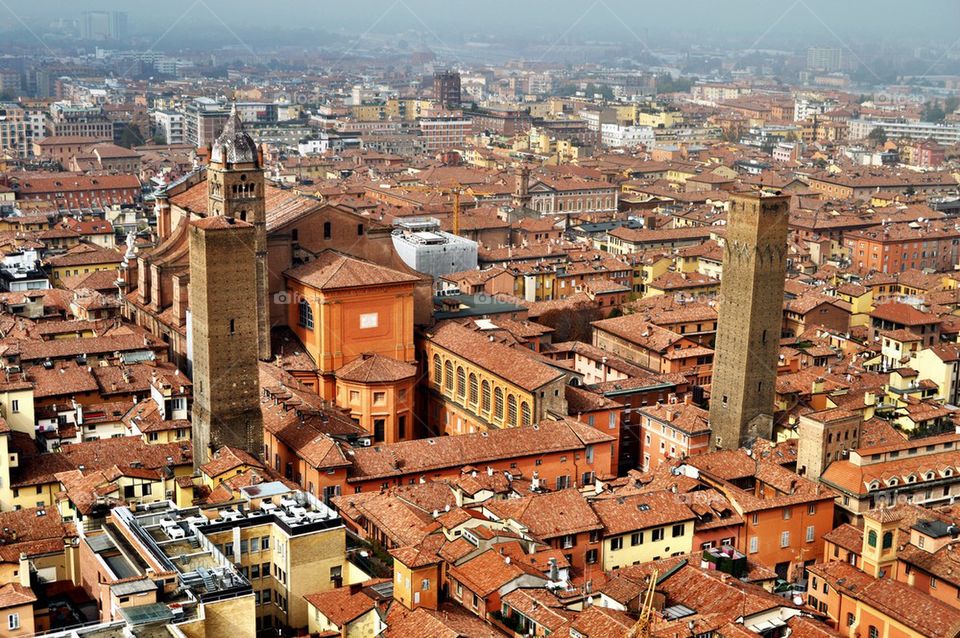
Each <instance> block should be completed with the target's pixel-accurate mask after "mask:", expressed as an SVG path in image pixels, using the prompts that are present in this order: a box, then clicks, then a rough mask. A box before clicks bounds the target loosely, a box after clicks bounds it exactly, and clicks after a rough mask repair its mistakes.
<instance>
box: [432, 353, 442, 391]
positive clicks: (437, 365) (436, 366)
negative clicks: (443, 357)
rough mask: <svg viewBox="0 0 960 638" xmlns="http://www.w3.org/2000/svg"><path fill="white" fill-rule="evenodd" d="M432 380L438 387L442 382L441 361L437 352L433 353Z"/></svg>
mask: <svg viewBox="0 0 960 638" xmlns="http://www.w3.org/2000/svg"><path fill="white" fill-rule="evenodd" d="M433 382H434V383H435V384H437V387H438V388H439V387H440V386H441V385H442V384H443V362H442V361H440V355H438V354H435V355H433Z"/></svg>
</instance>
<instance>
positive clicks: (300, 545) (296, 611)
mask: <svg viewBox="0 0 960 638" xmlns="http://www.w3.org/2000/svg"><path fill="white" fill-rule="evenodd" d="M239 491H240V493H241V498H243V500H244V501H245V502H244V510H245V511H248V512H250V513H251V515H248V516H245V517H242V518H240V517H231V518H230V520H227V519H224V520H222V521H221V522H220V523H218V522H217V521H216V520H215V521H213V523H211V524H210V525H209V526H207V527H205V528H203V529H202V531H203V532H204V534H205V535H206V538H207V539H209V541H210V543H212V544H213V545H214V546H216V547H217V549H219V550H220V551H222V552H223V554H224V555H225V556H227V557H229V558H231V559H232V561H233V563H234V564H235V565H239V570H240V572H241V573H242V574H243V576H244V577H245V578H247V579H248V580H249V581H250V583H251V585H252V586H253V589H254V600H255V601H256V602H257V610H256V616H257V627H258V629H259V628H267V627H275V626H283V625H286V626H289V627H294V628H302V627H306V626H307V625H308V615H309V614H308V609H307V602H306V600H305V599H304V596H306V595H307V594H315V593H319V592H325V591H329V590H331V589H335V588H337V587H339V586H340V585H341V584H342V583H343V577H344V572H345V571H346V562H347V559H346V532H345V528H344V527H343V523H342V521H341V520H340V517H339V516H338V515H337V514H336V513H335V512H334V511H333V510H331V509H330V508H328V507H327V506H325V505H324V504H323V503H321V502H320V501H317V500H316V499H315V498H314V497H313V496H311V495H308V494H307V493H306V492H293V491H291V490H290V489H289V488H287V487H286V486H284V485H283V484H282V483H280V482H273V483H261V484H259V485H253V486H250V487H247V488H241V489H240V490H239ZM284 511H285V512H287V514H286V515H284V514H282V513H281V512H284ZM298 511H302V512H304V513H303V514H297V513H296V512H298ZM255 512H265V514H263V515H252V514H253V513H255ZM274 513H276V514H274ZM308 513H309V515H308ZM268 514H269V515H268Z"/></svg>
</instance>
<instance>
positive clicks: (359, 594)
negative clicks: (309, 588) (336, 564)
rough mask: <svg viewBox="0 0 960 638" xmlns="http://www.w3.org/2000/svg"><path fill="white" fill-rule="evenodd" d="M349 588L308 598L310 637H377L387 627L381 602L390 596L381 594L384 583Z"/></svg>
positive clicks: (387, 583)
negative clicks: (334, 635)
mask: <svg viewBox="0 0 960 638" xmlns="http://www.w3.org/2000/svg"><path fill="white" fill-rule="evenodd" d="M384 582H385V584H386V585H387V586H388V587H389V585H390V583H389V581H379V582H375V583H371V584H370V586H368V587H363V586H362V585H361V584H359V583H358V584H356V585H349V586H347V587H341V588H339V589H334V590H332V591H328V592H324V593H322V594H310V595H308V596H307V606H308V608H309V611H310V613H309V616H310V623H309V626H308V629H309V631H310V635H311V636H313V635H317V634H320V635H331V634H336V635H338V636H341V638H374V637H375V636H380V635H382V634H383V632H384V630H386V628H387V624H386V623H385V622H384V618H383V615H381V612H380V610H379V609H378V603H379V602H381V601H384V602H385V601H386V600H387V599H388V597H386V596H384V594H383V593H381V591H380V590H381V589H382V588H383V583H384Z"/></svg>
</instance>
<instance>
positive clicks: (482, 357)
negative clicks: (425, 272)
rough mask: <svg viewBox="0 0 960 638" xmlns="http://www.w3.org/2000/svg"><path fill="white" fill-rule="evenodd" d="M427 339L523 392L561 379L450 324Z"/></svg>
mask: <svg viewBox="0 0 960 638" xmlns="http://www.w3.org/2000/svg"><path fill="white" fill-rule="evenodd" d="M428 338H429V339H430V341H432V342H433V343H435V344H436V345H438V346H440V347H441V348H443V349H445V350H448V351H450V352H452V353H453V354H455V355H458V356H460V357H462V358H464V359H466V360H467V361H470V362H471V363H473V364H475V365H477V366H479V367H481V368H484V369H486V370H488V371H490V372H492V373H493V374H496V375H497V376H499V377H501V378H502V379H504V380H506V381H509V382H510V383H514V384H516V385H518V386H519V387H521V388H523V389H525V390H536V389H538V388H541V387H543V386H544V385H546V384H547V383H550V382H551V381H554V380H556V379H559V378H560V377H562V376H563V373H561V372H558V371H557V370H555V369H554V368H552V367H550V366H548V365H545V364H543V363H540V362H539V361H537V360H536V359H534V358H533V357H532V356H530V355H528V354H527V353H525V352H523V351H521V350H518V349H515V348H511V347H509V346H505V345H502V344H499V343H496V342H493V341H490V340H489V339H487V337H486V336H484V335H483V334H481V333H479V332H477V331H475V330H470V329H469V328H466V327H464V326H462V325H460V324H458V323H455V322H452V321H447V322H444V323H442V324H439V325H438V326H437V327H435V328H434V329H433V330H432V332H431V333H429V335H428Z"/></svg>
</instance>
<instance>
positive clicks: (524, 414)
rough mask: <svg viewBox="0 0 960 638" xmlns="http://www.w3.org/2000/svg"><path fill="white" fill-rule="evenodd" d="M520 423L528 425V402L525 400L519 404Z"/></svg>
mask: <svg viewBox="0 0 960 638" xmlns="http://www.w3.org/2000/svg"><path fill="white" fill-rule="evenodd" d="M520 425H530V404H529V403H527V402H526V401H524V402H523V403H521V404H520Z"/></svg>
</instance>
